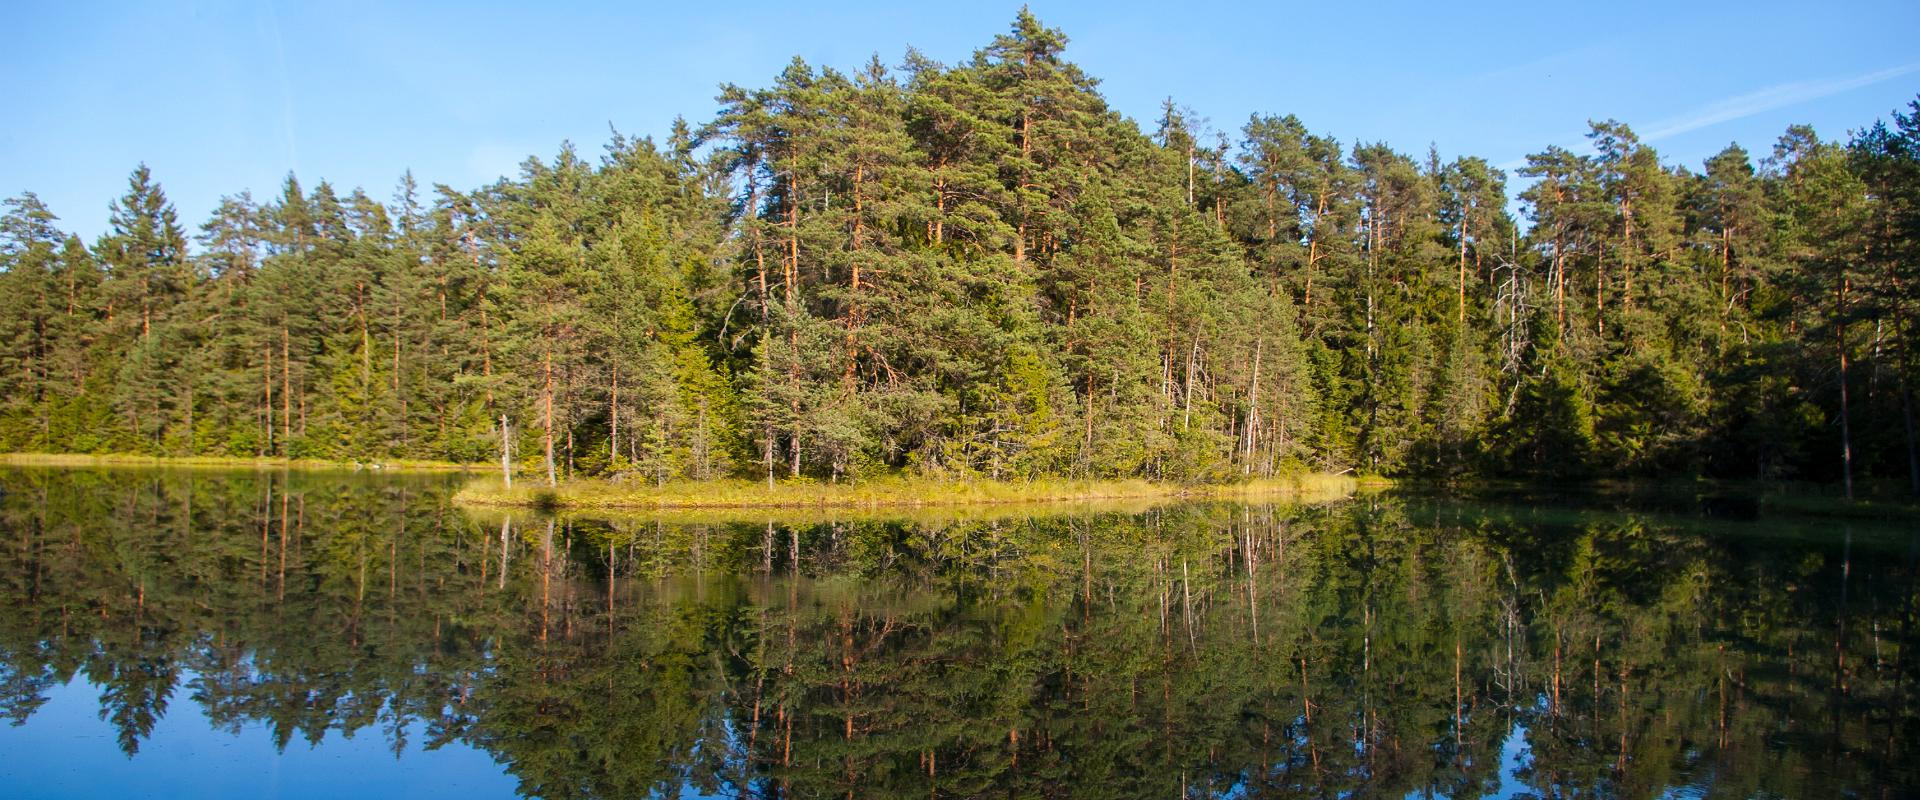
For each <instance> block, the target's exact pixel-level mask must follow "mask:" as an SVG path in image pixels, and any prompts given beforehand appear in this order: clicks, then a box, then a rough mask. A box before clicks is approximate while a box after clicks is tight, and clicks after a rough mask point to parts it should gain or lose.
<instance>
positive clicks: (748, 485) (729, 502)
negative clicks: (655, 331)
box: [454, 474, 1363, 511]
mask: <svg viewBox="0 0 1920 800" xmlns="http://www.w3.org/2000/svg"><path fill="white" fill-rule="evenodd" d="M1362 483H1363V482H1362V481H1360V480H1358V479H1356V478H1352V477H1347V476H1336V475H1317V474H1316V475H1301V476H1297V477H1290V478H1272V479H1264V480H1257V481H1249V482H1245V483H1233V484H1223V485H1183V484H1171V483H1157V482H1154V481H1147V480H1072V479H1064V478H1053V479H1043V480H1035V481H1022V482H1013V481H991V480H965V481H956V480H942V479H937V478H911V477H886V478H878V479H872V480H865V481H861V482H859V483H820V482H817V481H804V480H803V481H778V482H775V483H774V484H773V485H772V486H768V485H767V483H766V482H764V481H749V480H737V479H735V480H712V481H673V482H669V483H666V484H661V485H655V484H641V483H616V482H612V481H604V480H574V481H567V482H564V483H561V484H560V485H559V486H557V487H547V486H545V485H543V484H540V483H538V482H523V483H519V484H516V485H515V486H514V488H512V489H507V488H505V487H504V486H502V485H501V481H500V479H499V478H498V477H493V476H489V477H486V478H480V479H476V480H474V481H473V482H471V483H469V484H467V486H466V488H464V489H462V490H461V491H460V493H459V494H457V495H455V496H454V501H455V502H457V503H462V504H466V505H475V506H515V507H524V508H558V509H575V510H577V509H596V508H604V509H631V510H651V511H666V510H695V509H741V508H789V509H792V508H801V509H804V508H817V509H863V508H864V509H882V508H885V509H902V508H908V509H911V508H933V507H949V506H975V505H979V506H986V505H995V506H998V505H1009V506H1011V505H1032V504H1042V503H1088V502H1101V503H1106V502H1110V501H1141V500H1146V501H1167V500H1194V499H1219V498H1232V499H1243V498H1254V497H1290V498H1301V499H1314V500H1320V499H1333V498H1338V497H1345V496H1347V495H1350V494H1352V493H1353V492H1354V491H1356V490H1357V489H1359V488H1360V487H1361V485H1362Z"/></svg>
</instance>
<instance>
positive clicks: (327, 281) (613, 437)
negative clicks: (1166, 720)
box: [0, 12, 1920, 491]
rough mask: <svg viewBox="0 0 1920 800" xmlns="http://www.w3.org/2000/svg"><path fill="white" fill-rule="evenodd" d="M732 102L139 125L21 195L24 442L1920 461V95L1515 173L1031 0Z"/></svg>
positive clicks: (5, 317) (629, 459)
mask: <svg viewBox="0 0 1920 800" xmlns="http://www.w3.org/2000/svg"><path fill="white" fill-rule="evenodd" d="M718 100H719V107H718V110H717V112H716V113H714V114H713V115H712V118H711V119H710V120H707V121H705V122H698V123H696V122H682V123H679V124H676V125H675V127H674V129H673V132H672V134H671V136H669V137H668V138H667V139H666V140H665V141H664V142H656V141H653V140H650V139H645V138H639V139H636V138H629V137H626V136H623V135H620V134H617V133H616V134H614V135H613V136H612V139H611V141H610V142H609V143H607V145H606V146H605V150H604V152H603V153H602V154H600V155H598V156H592V155H583V154H581V153H580V152H577V151H576V150H575V149H574V148H573V147H572V146H570V145H562V146H561V148H560V150H559V152H558V153H557V154H556V155H554V156H552V157H550V158H531V159H529V160H527V161H526V162H525V163H524V165H523V166H522V168H521V172H520V174H519V176H518V177H515V178H509V179H502V180H500V181H499V182H497V183H494V184H492V185H489V186H483V187H480V188H477V189H471V190H469V189H462V188H457V187H451V186H446V185H439V184H424V183H421V182H418V181H416V179H415V178H414V177H413V176H412V175H410V174H409V175H407V176H405V177H403V178H402V179H401V181H400V184H399V186H398V188H397V189H395V190H393V192H392V193H391V195H390V196H388V197H380V196H377V195H376V194H371V193H369V192H367V191H363V190H361V189H352V190H350V191H345V190H342V189H340V188H337V187H334V186H331V185H329V184H327V183H326V182H324V181H322V182H318V183H306V182H303V181H301V180H300V179H298V178H296V177H294V176H292V175H289V176H288V178H287V180H286V182H285V184H284V185H283V186H281V187H279V188H278V189H276V190H273V191H272V192H271V193H270V194H263V195H259V196H256V195H253V194H250V193H248V192H245V191H242V192H240V193H238V194H235V195H232V196H230V197H228V198H226V200H225V201H224V202H223V203H222V205H221V206H220V207H219V209H218V210H217V211H216V212H214V214H213V215H212V218H210V219H208V220H205V221H204V222H198V223H196V222H195V221H192V220H182V219H179V218H178V215H177V214H176V213H175V211H174V209H173V208H172V206H171V205H170V204H169V202H168V200H167V198H166V196H165V193H164V192H163V190H162V188H161V186H162V184H161V181H162V179H163V178H164V177H165V176H160V175H154V174H151V173H150V172H149V171H148V170H147V169H146V168H145V167H144V166H142V167H140V168H138V169H136V170H135V171H134V172H133V174H132V177H131V178H130V180H129V183H128V187H127V190H126V193H125V195H124V196H123V197H120V198H118V199H115V200H113V201H112V217H111V228H110V230H109V231H108V232H107V233H106V234H104V235H103V236H101V237H100V238H99V239H98V240H97V241H94V242H92V243H88V242H84V241H82V240H81V239H80V238H78V237H76V236H72V235H69V234H66V233H63V232H62V231H61V230H60V227H59V220H58V219H57V218H56V217H55V216H54V215H53V214H52V213H51V212H50V211H49V210H48V209H47V208H46V207H44V206H43V205H42V204H41V203H40V202H39V200H37V199H36V198H35V197H34V195H32V194H24V195H21V196H19V197H16V198H13V199H10V200H7V201H6V207H5V214H4V219H3V220H0V227H3V228H4V230H0V359H4V367H3V368H0V449H3V450H14V451H67V452H99V453H106V452H112V453H145V454H156V455H233V456H286V457H297V458H329V459H341V460H372V461H378V460H383V459H396V458H414V459H440V460H454V461H481V460H488V459H494V458H497V457H498V453H499V451H500V447H501V444H502V441H501V440H502V437H503V436H504V437H505V438H506V439H507V440H508V444H509V445H510V446H511V447H512V448H513V450H512V452H513V454H514V457H515V458H516V459H517V460H518V461H519V463H520V464H521V465H522V466H523V467H524V468H526V469H529V470H536V471H538V472H540V473H541V474H542V477H551V476H555V475H558V476H566V475H582V476H592V475H616V476H630V477H639V478H645V479H648V480H656V479H657V480H666V479H679V478H691V479H700V478H710V477H721V476H742V477H761V476H774V477H786V476H807V477H812V478H817V479H832V480H849V479H852V480H857V479H860V478H862V477H866V476H873V475H877V474H883V473H890V472H900V471H905V472H910V473H918V474H934V475H942V476H950V477H974V476H978V477H993V478H1002V479H1021V478H1032V477H1040V476H1055V475H1071V476H1085V477H1146V478H1152V479H1158V480H1168V481H1222V480H1232V479H1237V478H1241V477H1244V476H1268V475H1274V474H1280V473H1288V472H1297V471H1309V470H1310V471H1325V472H1340V471H1345V470H1353V471H1358V472H1367V473H1383V474H1391V475H1409V476H1462V475H1471V476H1487V477H1544V478H1581V477H1597V476H1623V477H1625V476H1646V475H1661V474H1687V475H1710V476H1716V477H1728V478H1767V479H1803V480H1814V481H1825V482H1834V483H1845V484H1846V485H1847V486H1848V487H1849V491H1851V484H1852V482H1853V481H1856V480H1870V479H1877V480H1880V481H1883V482H1885V483H1887V484H1891V485H1912V486H1913V487H1915V488H1916V489H1920V465H1917V464H1916V461H1915V455H1914V430H1913V408H1912V406H1913V401H1912V384H1913V379H1912V376H1911V372H1912V370H1913V367H1914V360H1915V359H1914V353H1913V351H1914V349H1915V347H1916V343H1920V336H1917V335H1916V329H1915V324H1914V321H1913V315H1914V314H1915V313H1916V311H1917V310H1920V309H1916V307H1915V305H1916V304H1915V302H1914V301H1915V294H1916V292H1915V283H1916V281H1917V280H1920V274H1916V269H1917V268H1920V102H1916V104H1915V105H1913V106H1912V107H1910V108H1909V109H1905V110H1892V111H1890V116H1889V119H1887V120H1885V121H1881V122H1875V121H1872V120H1862V121H1861V122H1862V125H1863V127H1862V128H1861V129H1860V130H1859V131H1857V132H1853V133H1851V134H1849V135H1848V136H1847V138H1845V139H1843V140H1836V139H1831V138H1823V134H1822V133H1816V132H1815V131H1813V130H1811V129H1808V128H1804V127H1795V128H1792V129H1789V130H1787V131H1786V132H1785V133H1784V134H1783V135H1782V136H1781V137H1780V139H1779V140H1778V143H1777V144H1775V145H1774V146H1773V147H1772V149H1771V150H1770V151H1762V152H1748V151H1746V150H1744V149H1742V148H1740V147H1738V146H1730V147H1728V148H1727V149H1726V150H1725V151H1723V152H1721V153H1720V154H1719V155H1716V156H1714V157H1713V158H1711V159H1708V160H1707V161H1706V162H1705V163H1704V164H1702V165H1681V164H1674V163H1669V162H1665V161H1662V159H1661V157H1660V156H1659V154H1658V153H1657V152H1656V151H1655V150H1654V149H1653V148H1651V147H1649V146H1648V145H1647V144H1645V143H1643V142H1642V141H1640V140H1639V139H1638V138H1637V137H1636V136H1635V134H1634V132H1633V131H1632V130H1631V129H1630V128H1629V127H1628V126H1627V125H1625V124H1622V123H1620V122H1615V121H1611V120H1609V121H1604V122H1594V123H1592V125H1591V132H1590V133H1589V134H1588V143H1587V145H1585V146H1583V147H1580V148H1576V149H1575V150H1567V149H1563V148H1560V147H1546V148H1544V149H1543V150H1542V151H1540V152H1538V153H1535V154H1533V155H1530V156H1528V157H1527V159H1526V165H1525V166H1524V167H1522V168H1521V169H1519V170H1518V171H1517V173H1516V174H1513V175H1507V174H1504V173H1503V172H1502V171H1501V170H1499V169H1496V168H1494V167H1493V166H1491V165H1489V163H1488V162H1487V161H1486V160H1483V159H1481V158H1476V157H1472V156H1458V157H1452V156H1447V157H1443V156H1442V155H1441V154H1438V153H1435V152H1431V151H1429V152H1425V153H1408V152H1402V151H1399V150H1396V149H1394V147H1393V146H1391V145H1389V144H1385V143H1374V142H1342V141H1337V140H1335V139H1333V138H1330V137H1326V136H1322V135H1318V134H1316V133H1315V132H1314V131H1313V129H1312V128H1310V127H1309V124H1308V122H1305V121H1302V120H1299V119H1296V118H1294V117H1292V116H1272V115H1267V114H1255V115H1253V116H1252V117H1251V118H1250V119H1248V121H1247V122H1246V124H1245V125H1244V126H1243V127H1240V128H1239V129H1238V130H1230V131H1209V130H1203V129H1202V128H1201V126H1199V125H1197V124H1195V123H1194V122H1192V119H1193V115H1192V114H1190V113H1188V112H1185V111H1183V110H1182V109H1181V108H1180V107H1179V106H1178V105H1176V104H1175V103H1173V102H1171V101H1169V103H1168V104H1167V106H1166V109H1165V113H1164V115H1163V116H1162V117H1161V118H1160V119H1157V120H1151V121H1147V122H1145V123H1138V122H1136V121H1133V120H1129V119H1126V118H1123V117H1122V116H1120V115H1119V114H1118V113H1116V112H1115V111H1113V110H1112V109H1110V108H1109V107H1108V106H1107V105H1106V103H1105V101H1104V100H1103V99H1102V97H1101V95H1100V93H1099V91H1098V83H1097V81H1096V79H1095V78H1094V77H1093V76H1090V75H1087V74H1085V73H1084V72H1082V71H1081V70H1080V69H1079V68H1078V67H1076V66H1074V64H1073V63H1072V61H1071V60H1070V56H1069V54H1068V51H1067V38H1066V36H1065V35H1064V34H1062V33H1061V32H1060V31H1057V30H1053V29H1050V28H1047V27H1045V26H1044V25H1043V24H1042V23H1041V22H1039V21H1038V20H1036V19H1034V18H1033V17H1032V16H1031V15H1029V14H1027V13H1025V12H1023V13H1022V14H1021V15H1020V16H1019V17H1018V19H1017V20H1016V21H1015V22H1014V24H1013V25H1012V26H1011V29H1010V30H1009V31H1008V32H1007V33H1005V34H1003V35H1000V36H997V37H995V38H994V39H993V40H992V42H990V43H989V44H987V45H986V46H985V47H984V48H982V49H980V50H979V51H978V52H977V53H975V54H974V55H973V57H972V58H971V59H970V60H968V61H965V62H963V63H960V64H954V65H946V64H940V63H936V62H934V61H931V60H929V59H927V58H926V57H924V56H922V55H920V54H918V53H915V52H912V51H909V52H908V53H907V54H906V56H905V58H904V60H903V61H902V63H901V64H899V65H898V66H892V67H889V66H886V65H884V64H883V63H882V62H881V61H880V60H879V59H877V58H876V59H875V60H874V61H873V62H872V63H870V64H869V65H867V66H865V67H861V68H859V69H857V70H854V71H851V72H842V71H837V70H835V69H831V68H819V67H815V66H812V65H808V64H806V63H803V62H801V61H799V60H797V59H796V60H795V61H794V62H793V63H792V64H791V66H789V67H788V68H787V69H786V70H785V71H784V72H782V73H781V74H779V75H776V76H772V77H771V79H770V80H769V81H768V83H767V85H766V86H765V87H763V88H749V87H738V86H727V87H724V88H723V89H722V91H721V94H720V96H719V98H718ZM1521 187H1524V189H1522V188H1521ZM236 188H238V187H236ZM1516 210H1517V211H1518V212H1519V213H1518V216H1516V215H1515V214H1514V213H1513V212H1514V211H1516Z"/></svg>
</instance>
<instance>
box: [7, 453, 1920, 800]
mask: <svg viewBox="0 0 1920 800" xmlns="http://www.w3.org/2000/svg"><path fill="white" fill-rule="evenodd" d="M462 480H464V479H462V478H458V477H438V476H434V477H420V476H414V477H394V476H374V475H351V474H337V475H336V474H324V473H293V474H288V473H281V472H211V471H157V470H147V471H140V470H110V471H109V470H52V469H46V470H41V469H33V470H21V469H16V470H6V471H0V490H3V491H4V496H0V603H3V604H4V611H5V613H4V614H3V615H0V716H4V717H5V718H6V719H7V720H8V721H9V722H10V723H11V725H7V726H0V796H6V797H19V798H38V797H115V798H119V797H264V796H278V797H342V796H355V797H388V796H391V797H408V798H422V797H463V798H476V797H513V796H515V795H527V796H538V797H551V798H566V797H644V796H650V795H651V796H666V797H703V796H714V797H755V798H758V797H826V796H838V797H846V796H849V795H852V796H856V797H892V796H915V797H975V796H981V797H1100V798H1115V797H1117V798H1128V797H1154V798H1167V797H1181V796H1187V797H1296V796H1301V797H1345V796H1366V797H1429V796H1432V797H1456V798H1466V797H1488V796H1492V797H1535V796H1538V797H1556V796H1606V797H1633V798H1640V797H1676V796H1683V797H1696V796H1712V797H1720V796H1726V797H1833V796H1846V795H1852V796H1861V797H1900V796H1909V795H1912V794H1914V793H1916V792H1920V763H1916V762H1920V747H1916V737H1917V736H1920V721H1916V714H1915V711H1916V708H1915V699H1916V698H1915V695H1916V690H1915V688H1914V679H1915V678H1916V677H1917V675H1916V673H1917V672H1920V665H1916V664H1915V663H1914V659H1913V657H1911V656H1910V655H1909V652H1908V651H1909V650H1910V649H1911V646H1912V645H1913V644H1914V643H1915V641H1916V638H1920V632H1916V631H1915V630H1914V628H1913V623H1914V621H1915V616H1916V609H1915V608H1914V604H1915V599H1916V587H1915V577H1916V569H1915V542H1916V529H1915V526H1914V524H1913V523H1911V522H1904V523H1903V522H1894V523H1887V522H1880V523H1873V522H1853V523H1841V522H1834V521H1827V520H1807V519H1789V518H1778V517H1773V518H1763V519H1746V520H1740V519H1729V518H1728V517H1727V516H1726V515H1727V514H1729V513H1731V514H1732V515H1733V516H1734V517H1739V516H1743V512H1748V513H1745V514H1744V515H1745V516H1751V513H1750V512H1751V511H1752V509H1751V508H1750V507H1747V508H1743V507H1742V505H1741V504H1740V503H1737V502H1728V501H1725V500H1721V499H1711V500H1707V501H1702V500H1699V499H1697V498H1693V497H1687V496H1680V497H1666V498H1663V499H1660V500H1659V501H1657V502H1648V501H1645V500H1644V499H1640V500H1633V501H1623V500H1622V499H1621V498H1618V497H1603V498H1594V497H1589V498H1585V499H1569V498H1564V497H1553V498H1543V497H1515V496H1506V497H1498V498H1488V497H1482V498H1478V499H1474V500H1462V499H1458V498H1438V497H1432V496H1424V495H1419V494H1411V493H1402V494H1388V495H1381V496H1374V497H1366V498H1361V499H1356V500H1352V501H1347V502H1343V503H1339V504H1334V505H1325V506H1314V507H1291V506H1248V505H1239V504H1225V503H1221V504H1201V505H1190V506H1178V507H1171V508H1162V509H1158V510H1150V511H1134V512H1131V513H1128V512H1119V511H1111V512H1094V511H1083V512H1077V513H1072V514H1064V515H1058V516H1050V517H1040V518H1024V517H1003V518H998V519H969V520H954V519H945V520H942V519H937V518H929V519H921V520H914V521H906V522H901V521H893V522H879V521H871V520H864V521H863V520H841V521H833V520H826V519H815V520H810V521H789V522H783V521H781V520H778V519H775V520H773V521H768V520H766V519H755V520H752V521H748V522H716V521H711V520H705V521H694V520H686V519H680V520H645V519H629V520H617V521H602V520H590V519H558V520H556V519H551V518H542V517H537V516H532V515H527V516H517V517H508V516H500V515H491V516H487V515H482V516H469V515H467V514H465V513H463V512H461V511H460V510H458V509H456V508H453V507H451V506H450V505H449V504H448V502H447V499H446V498H447V496H448V495H449V494H450V492H451V490H452V489H453V488H455V487H456V486H457V485H458V483H459V482H461V481H462Z"/></svg>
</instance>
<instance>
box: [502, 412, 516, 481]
mask: <svg viewBox="0 0 1920 800" xmlns="http://www.w3.org/2000/svg"><path fill="white" fill-rule="evenodd" d="M500 479H501V480H502V481H504V482H505V483H506V485H507V488H508V489H512V488H513V437H512V432H511V431H510V430H509V429H508V428H507V415H505V414H501V415H500Z"/></svg>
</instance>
